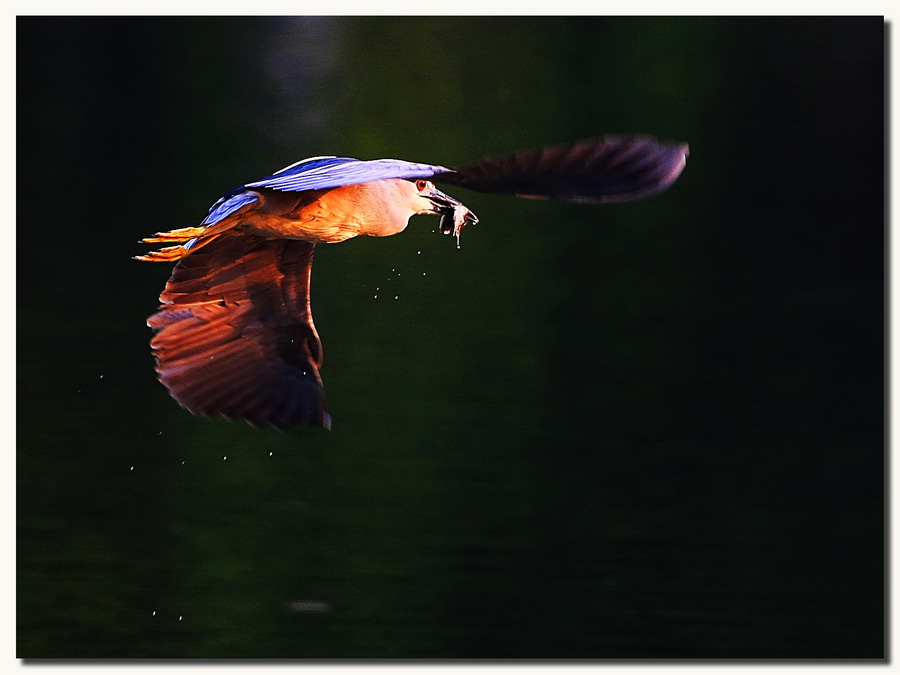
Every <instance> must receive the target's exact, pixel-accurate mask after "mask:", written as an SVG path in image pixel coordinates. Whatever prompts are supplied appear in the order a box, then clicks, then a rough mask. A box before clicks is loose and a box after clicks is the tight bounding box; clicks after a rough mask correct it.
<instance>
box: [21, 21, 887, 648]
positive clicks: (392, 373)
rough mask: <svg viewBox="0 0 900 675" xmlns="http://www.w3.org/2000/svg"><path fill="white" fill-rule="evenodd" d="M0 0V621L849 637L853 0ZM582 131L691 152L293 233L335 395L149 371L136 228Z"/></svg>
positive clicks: (496, 638)
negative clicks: (359, 5)
mask: <svg viewBox="0 0 900 675" xmlns="http://www.w3.org/2000/svg"><path fill="white" fill-rule="evenodd" d="M17 33H18V34H17V42H18V55H17V56H18V61H17V69H18V78H17V89H18V91H17V93H18V111H17V114H18V175H17V198H18V201H17V219H18V226H17V233H16V234H17V248H18V252H17V258H16V264H17V297H16V300H17V305H16V320H17V362H18V363H17V387H18V404H17V441H18V453H17V456H18V465H17V472H18V475H17V499H18V514H17V515H18V533H17V534H18V546H17V553H18V577H17V580H18V594H17V610H18V626H17V628H18V631H17V639H18V656H19V657H31V658H37V657H44V658H46V657H88V658H100V657H118V658H126V657H176V658H185V657H219V658H228V657H278V658H326V657H347V658H358V657H365V658H378V657H389V658H403V657H417V658H421V657H425V658H428V657H438V658H440V657H451V658H467V657H473V658H489V657H500V658H514V657H545V658H564V657H577V658H631V657H645V658H646V657H663V658H665V657H686V658H704V657H712V658H732V657H736V658H753V657H768V658H789V657H800V658H814V657H850V658H878V657H881V656H882V655H883V654H884V649H885V648H884V597H883V594H884V574H885V571H884V532H883V527H884V514H883V506H884V440H885V433H884V389H885V378H884V373H883V368H884V365H885V356H884V348H885V347H884V330H885V328H884V288H883V282H884V275H885V269H884V260H885V248H884V241H885V224H884V204H885V198H884V178H883V174H884V146H883V143H884V113H883V108H884V65H883V57H884V37H885V25H884V23H883V20H882V18H881V17H870V18H855V19H849V18H829V19H818V18H796V19H793V18H778V19H765V18H762V19H747V18H728V19H717V18H665V19H652V18H611V19H605V18H593V17H579V18H500V17H491V18H326V17H318V18H258V19H257V18H34V17H31V18H20V19H19V20H18V31H17ZM604 133H619V134H630V133H645V134H651V135H655V136H658V137H660V138H664V139H670V140H675V141H687V142H689V143H690V145H691V157H690V160H689V163H688V166H687V169H686V170H685V172H684V174H683V176H682V177H681V179H680V180H679V181H678V182H677V183H676V184H675V185H674V186H673V187H672V188H671V189H670V190H669V191H668V192H665V193H663V194H662V195H660V196H658V197H655V198H653V199H650V200H647V201H643V202H639V203H634V204H622V205H614V206H608V207H602V208H598V207H585V206H577V205H568V204H562V203H553V202H534V201H526V200H515V199H511V198H506V197H500V196H493V195H480V194H474V193H468V192H466V191H464V190H457V191H455V192H453V194H454V195H455V196H456V197H458V198H461V199H462V200H463V201H464V202H465V203H466V204H467V205H468V206H469V207H470V208H472V209H473V210H474V211H475V212H476V213H477V214H478V216H479V217H480V218H481V223H480V224H479V225H477V226H476V227H473V228H469V229H467V230H466V231H465V233H464V235H463V238H462V248H461V249H460V250H457V249H456V247H455V243H454V242H453V240H452V239H451V238H448V237H442V236H440V235H439V234H437V233H434V232H433V229H434V228H436V226H437V222H436V219H429V218H424V217H423V218H416V219H414V220H413V222H412V224H411V226H410V228H408V230H407V231H406V232H405V233H403V234H402V235H400V236H397V237H393V238H390V239H363V240H356V241H350V242H348V243H345V244H340V245H335V246H321V247H319V250H318V251H317V254H316V255H317V257H316V265H315V269H314V272H313V288H312V292H313V305H314V309H315V313H316V323H317V325H318V327H319V332H320V333H321V336H322V339H323V342H324V349H325V366H324V371H323V372H324V376H325V381H326V390H327V393H328V396H329V403H330V408H331V412H332V414H333V416H334V428H333V430H332V431H331V432H327V431H324V430H320V429H298V430H295V431H293V432H291V433H289V434H281V433H278V432H276V431H274V430H254V429H252V428H250V427H249V426H247V425H245V424H241V423H230V422H226V421H217V420H205V419H198V418H194V417H192V416H191V415H189V414H188V413H187V412H185V411H184V410H182V409H181V408H179V407H178V405H177V404H176V403H175V402H174V401H173V400H172V399H170V398H169V396H168V395H167V393H166V391H165V390H164V388H163V387H162V386H161V385H160V384H159V383H158V382H157V381H156V378H155V375H154V372H153V362H152V357H151V355H150V351H149V347H148V339H149V337H150V331H149V329H147V328H146V326H145V324H144V321H145V319H146V317H147V316H148V315H149V314H151V313H152V312H153V311H154V309H155V308H156V306H157V302H156V298H157V296H158V294H159V292H160V291H161V290H162V287H163V285H164V283H165V280H166V278H167V276H168V274H169V272H170V266H168V265H150V264H144V263H138V262H135V261H133V260H130V256H132V255H135V254H137V253H141V252H143V251H145V250H146V247H145V246H142V245H139V244H138V243H137V241H138V239H140V238H141V237H143V236H146V235H148V234H150V233H152V232H155V231H157V230H162V229H170V228H174V227H185V226H189V225H194V224H197V223H198V222H199V221H200V220H201V219H202V217H203V216H204V215H205V213H206V209H207V208H208V207H209V206H210V204H212V202H213V201H215V200H216V199H217V198H218V197H219V195H220V194H222V193H223V192H225V191H227V190H229V189H231V188H233V187H235V186H237V185H240V184H242V183H245V182H248V181H251V180H254V179H257V178H259V177H260V176H263V175H265V174H267V173H269V172H271V171H273V170H276V169H279V168H281V167H282V166H285V165H287V164H290V163H292V162H294V161H296V160H298V159H301V158H303V157H308V156H312V155H322V154H338V155H349V156H354V157H360V158H365V159H370V158H378V157H397V158H402V159H408V160H414V161H423V162H433V163H440V164H445V165H448V166H453V165H455V164H459V163H463V162H466V161H470V160H473V159H477V158H479V157H482V156H484V155H488V154H496V153H504V152H508V151H512V150H516V149H527V148H531V147H534V146H538V145H542V144H547V143H555V142H560V141H568V140H575V139H578V138H583V137H590V136H596V135H600V134H604ZM376 288H378V289H379V290H378V291H377V292H378V298H377V299H376V298H374V297H373V296H374V295H375V293H376V290H375V289H376ZM394 296H397V299H396V300H395V299H394ZM226 458H227V459H226ZM298 603H299V604H298ZM310 603H313V604H310ZM316 603H318V604H316Z"/></svg>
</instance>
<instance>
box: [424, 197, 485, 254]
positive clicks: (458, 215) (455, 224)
mask: <svg viewBox="0 0 900 675" xmlns="http://www.w3.org/2000/svg"><path fill="white" fill-rule="evenodd" d="M427 197H428V200H429V201H430V202H431V203H432V205H433V209H434V212H435V213H439V214H440V216H441V232H443V233H444V234H450V233H451V232H452V233H453V234H454V235H455V236H456V240H457V242H458V241H459V234H460V232H462V229H463V228H464V227H465V226H466V225H474V224H475V223H477V222H478V216H476V215H475V214H474V213H472V212H471V211H470V210H469V209H468V207H466V206H465V205H463V204H461V203H460V202H458V201H457V200H455V199H454V198H453V197H451V196H450V195H448V194H444V193H443V192H441V191H440V190H438V189H437V188H435V189H433V190H431V191H430V192H429V193H428V195H427Z"/></svg>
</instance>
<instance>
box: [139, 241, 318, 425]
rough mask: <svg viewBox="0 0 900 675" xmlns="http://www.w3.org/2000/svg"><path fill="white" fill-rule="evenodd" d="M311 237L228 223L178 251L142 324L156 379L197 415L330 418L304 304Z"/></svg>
mask: <svg viewBox="0 0 900 675" xmlns="http://www.w3.org/2000/svg"><path fill="white" fill-rule="evenodd" d="M314 247H315V245H314V244H312V243H308V242H302V241H296V240H288V239H264V238H262V237H256V236H253V235H247V234H241V233H238V232H226V233H225V234H223V235H222V236H220V237H219V238H218V239H217V240H215V241H213V242H211V243H210V244H208V245H207V246H205V247H203V248H201V249H199V250H197V251H195V252H193V253H192V254H191V255H189V256H187V257H186V258H184V259H183V260H181V261H180V262H179V263H178V265H176V266H175V269H174V270H173V272H172V277H171V278H170V279H169V282H168V283H167V284H166V289H165V290H164V291H163V293H162V295H161V296H160V301H161V302H162V303H163V304H162V307H161V308H160V311H159V312H158V313H157V314H154V315H153V316H151V317H150V318H149V319H148V321H147V323H148V325H149V326H150V327H151V328H153V329H154V330H155V331H156V335H155V336H154V337H153V340H152V342H151V346H152V347H153V349H154V350H155V354H156V361H157V368H156V369H157V372H158V373H159V379H160V381H161V382H162V383H163V384H164V385H165V386H166V387H167V388H168V389H169V392H170V393H171V394H172V396H173V397H174V398H175V399H176V400H177V401H178V402H179V403H180V404H181V405H182V406H184V407H185V408H187V409H188V410H190V411H191V412H193V413H195V414H201V415H206V416H223V417H228V418H232V419H244V420H247V421H248V422H250V423H251V424H254V425H257V426H263V425H266V424H271V425H272V426H274V427H277V428H279V429H287V428H289V427H291V426H295V425H298V424H307V425H318V426H325V427H329V426H330V417H329V415H328V413H327V412H326V411H325V396H324V392H323V388H322V380H321V378H320V376H319V366H320V365H321V362H322V345H321V342H320V341H319V336H318V334H317V333H316V328H315V326H314V325H313V321H312V313H311V311H310V307H309V277H310V270H311V268H312V257H313V250H314Z"/></svg>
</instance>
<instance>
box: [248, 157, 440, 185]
mask: <svg viewBox="0 0 900 675" xmlns="http://www.w3.org/2000/svg"><path fill="white" fill-rule="evenodd" d="M446 171H450V169H447V168H446V167H443V166H437V165H434V164H417V163H415V162H405V161H403V160H401V159H372V160H360V159H352V158H350V157H314V158H312V159H304V160H302V161H300V162H297V163H296V164H292V165H291V166H288V167H285V168H284V169H281V171H277V172H275V173H274V174H272V175H271V176H266V177H265V178H263V179H261V180H258V181H256V182H253V183H247V184H246V185H245V186H244V187H245V188H269V189H272V190H285V191H290V192H299V191H302V190H325V189H328V188H335V187H341V186H342V185H354V184H357V183H369V182H371V181H376V180H386V179H388V178H431V177H432V176H434V175H436V174H439V173H443V172H446Z"/></svg>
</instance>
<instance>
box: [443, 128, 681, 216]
mask: <svg viewBox="0 0 900 675" xmlns="http://www.w3.org/2000/svg"><path fill="white" fill-rule="evenodd" d="M687 156H688V146H687V145H686V144H683V143H662V142H660V141H657V140H656V139H654V138H649V137H638V138H620V137H607V138H599V139H594V140H586V141H580V142H578V143H574V144H570V145H557V146H551V147H545V148H541V149H539V150H533V151H529V152H519V153H515V154H512V155H507V156H504V157H489V158H486V159H482V160H480V161H478V162H473V163H471V164H466V165H464V166H461V167H458V168H456V169H455V170H453V171H450V172H447V173H441V174H440V175H437V176H435V178H434V180H435V181H436V182H443V183H450V184H453V185H459V186H461V187H464V188H468V189H470V190H476V191H478V192H494V193H500V194H512V195H517V196H519V197H537V198H551V197H552V198H554V199H561V200H564V201H570V202H586V203H595V204H599V203H610V202H624V201H631V200H634V199H640V198H641V197H648V196H650V195H652V194H654V193H656V192H660V191H662V190H664V189H665V188H667V187H669V185H671V184H672V183H673V182H674V181H675V179H676V178H678V176H679V174H680V173H681V171H682V169H683V168H684V165H685V163H686V161H687Z"/></svg>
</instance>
